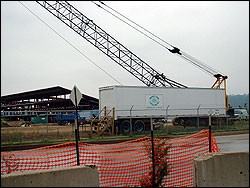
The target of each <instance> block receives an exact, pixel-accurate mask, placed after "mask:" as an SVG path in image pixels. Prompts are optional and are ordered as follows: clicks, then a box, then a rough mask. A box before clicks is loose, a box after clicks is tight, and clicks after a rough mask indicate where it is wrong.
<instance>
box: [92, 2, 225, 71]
mask: <svg viewBox="0 0 250 188" xmlns="http://www.w3.org/2000/svg"><path fill="white" fill-rule="evenodd" d="M91 2H92V3H94V4H95V5H96V6H98V7H99V8H102V9H103V10H104V11H106V12H108V13H109V14H111V15H113V16H114V17H116V18H118V19H119V20H121V21H122V22H124V23H126V24H127V25H129V26H130V27H132V28H134V29H135V30H137V31H138V32H140V33H142V34H143V35H145V36H146V37H148V38H149V39H151V40H153V41H154V42H156V43H157V44H159V45H161V46H162V47H164V48H166V49H168V50H169V51H170V52H172V53H173V54H175V55H177V56H179V57H181V58H182V59H185V60H186V61H188V62H189V63H191V64H193V65H195V66H196V67H198V68H199V69H200V70H202V71H203V72H205V73H207V74H209V75H212V76H215V75H216V74H218V73H221V72H219V71H218V70H216V69H214V68H212V67H210V66H208V65H206V64H205V63H202V62H201V61H200V60H198V59H196V58H194V57H193V56H191V55H189V54H188V53H186V52H184V51H182V50H180V49H179V48H177V47H175V46H173V45H171V44H170V43H168V42H166V41H165V40H163V39H161V38H160V37H158V36H156V35H155V34H153V33H152V32H150V31H148V30H147V29H145V28H143V27H142V26H140V25H139V24H137V23H135V22H134V21H132V20H131V19H129V18H127V17H126V16H124V15H122V14H121V13H119V12H118V11H116V10H114V9H113V8H111V7H110V6H108V5H106V4H105V3H103V2H102V1H99V3H101V4H102V5H104V6H106V7H107V8H109V9H111V10H112V11H114V12H115V13H117V14H119V15H120V16H122V17H124V18H125V19H127V20H128V21H130V22H132V23H133V24H135V25H136V26H137V27H140V28H141V29H143V30H144V31H146V32H147V33H149V34H151V35H153V36H154V37H156V38H157V39H159V40H160V41H162V42H164V43H165V44H167V45H168V46H171V48H173V49H170V48H168V47H167V46H165V45H163V44H162V43H160V42H158V41H157V40H155V39H153V38H152V37H150V36H148V35H147V34H145V33H144V32H142V31H140V30H139V29H137V28H136V27H134V26H132V25H131V24H129V23H128V22H126V21H124V20H123V19H121V18H120V17H118V16H116V15H115V14H113V13H111V12H110V11H108V10H107V9H105V8H104V7H103V6H101V5H100V4H97V3H96V2H93V1H91ZM221 74H223V73H221Z"/></svg>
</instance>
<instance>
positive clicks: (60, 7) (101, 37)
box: [36, 1, 187, 88]
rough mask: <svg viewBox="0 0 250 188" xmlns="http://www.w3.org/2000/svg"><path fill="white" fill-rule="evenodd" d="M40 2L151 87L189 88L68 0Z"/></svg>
mask: <svg viewBox="0 0 250 188" xmlns="http://www.w3.org/2000/svg"><path fill="white" fill-rule="evenodd" d="M36 2H37V3H38V4H40V5H41V6H42V7H44V8H45V9H46V10H48V11H49V12H50V13H52V14H53V15H54V16H56V17H57V18H58V19H59V20H61V21H62V22H63V23H65V24H66V25H67V26H69V27H70V28H71V29H73V30H74V31H75V32H76V33H77V34H79V35H80V36H81V37H83V38H84V39H86V40H87V41H88V42H90V43H91V44H92V45H94V46H95V47H96V48H98V49H99V50H100V51H101V52H103V53H104V54H106V55H107V56H108V57H109V58H111V59H112V60H113V61H115V62H116V63H117V64H119V65H120V66H121V67H123V68H124V69H126V70H127V71H128V72H129V73H131V74H132V75H133V76H135V77H136V78H137V79H139V80H140V81H141V82H143V83H144V84H145V85H147V86H148V87H177V88H187V86H185V85H183V84H180V83H178V82H175V81H173V80H171V79H168V78H167V77H166V76H165V75H164V74H163V73H159V72H158V71H156V70H155V69H153V68H152V67H151V66H150V65H148V64H147V63H146V62H144V61H143V60H142V59H140V58H139V57H138V56H136V55H135V54H134V53H132V52H131V51H130V50H129V49H127V48H126V47H125V46H124V45H122V44H121V43H120V42H118V41H117V40H116V39H114V38H113V37H112V36H110V35H109V34H108V33H107V32H105V31H104V30H103V29H102V28H100V27H99V26H97V25H96V24H95V23H94V22H93V20H90V19H89V18H87V17H86V16H85V15H83V14H82V13H81V12H79V11H78V10H77V9H76V8H74V7H73V6H72V5H70V4H69V3H68V2H67V1H36Z"/></svg>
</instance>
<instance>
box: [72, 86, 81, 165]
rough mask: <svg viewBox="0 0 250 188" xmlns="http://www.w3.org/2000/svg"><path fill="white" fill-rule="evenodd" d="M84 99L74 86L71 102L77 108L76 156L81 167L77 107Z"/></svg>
mask: <svg viewBox="0 0 250 188" xmlns="http://www.w3.org/2000/svg"><path fill="white" fill-rule="evenodd" d="M81 98H82V94H81V92H80V91H79V89H78V88H77V87H76V86H74V88H73V89H72V91H71V93H70V99H71V101H72V102H73V103H74V105H75V107H76V126H75V137H76V156H77V166H79V165H80V161H79V148H78V140H80V137H79V125H78V112H77V105H78V104H79V102H80V100H81Z"/></svg>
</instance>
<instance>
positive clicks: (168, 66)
mask: <svg viewBox="0 0 250 188" xmlns="http://www.w3.org/2000/svg"><path fill="white" fill-rule="evenodd" d="M22 3H23V4H24V5H25V6H27V7H28V8H29V9H30V10H31V11H33V12H34V13H35V14H36V15H37V16H39V18H40V19H42V20H43V21H45V22H46V23H47V24H48V25H50V26H51V27H52V28H53V29H54V30H55V31H57V32H58V33H59V34H60V35H62V36H63V37H64V38H65V39H67V40H68V41H69V42H70V43H72V44H73V45H74V46H75V47H76V48H77V49H79V50H80V51H81V52H82V53H83V54H84V55H86V56H87V57H88V58H89V59H91V61H93V62H94V63H96V64H97V65H98V66H100V67H101V68H102V69H104V70H105V71H106V72H108V73H109V74H110V75H112V77H113V78H115V79H116V80H117V81H119V83H121V84H122V85H136V86H143V85H144V84H143V83H142V82H141V81H139V80H137V78H135V77H134V76H132V75H131V74H130V73H128V72H127V71H126V70H125V69H123V68H122V67H120V66H119V65H118V64H116V63H115V62H113V61H112V60H111V59H110V58H108V57H107V56H106V55H104V54H103V53H102V52H100V51H99V50H98V49H97V48H95V47H94V46H92V45H91V44H90V43H89V42H87V41H86V40H85V39H83V38H81V37H80V36H79V35H78V34H76V33H75V32H74V31H73V30H71V29H70V28H69V27H68V26H66V25H65V24H63V23H62V22H61V21H59V20H58V19H57V18H55V17H54V16H53V15H52V14H51V13H49V12H48V11H47V10H45V9H44V8H43V7H41V6H40V5H39V4H38V3H36V2H34V1H24V2H22ZM105 3H106V4H107V5H109V6H110V7H112V8H113V9H115V10H117V11H118V12H120V13H121V14H123V15H125V16H127V17H128V18H130V19H131V20H133V21H134V22H136V23H138V24H140V25H141V26H143V27H144V28H146V29H147V30H150V31H151V32H152V33H154V34H155V35H157V36H159V37H160V38H162V39H164V40H166V41H167V42H169V43H170V44H172V45H174V46H177V47H179V48H180V49H181V50H183V51H185V52H187V53H188V54H190V55H192V56H194V57H195V58H197V59H199V60H201V61H202V62H204V63H206V64H207V65H209V66H211V67H213V68H215V69H217V70H219V71H220V72H222V73H224V74H225V75H227V76H228V79H227V93H228V94H245V93H249V1H105ZM70 4H72V5H73V6H74V7H75V8H77V9H78V10H79V11H80V12H82V13H83V14H84V15H85V16H87V17H88V18H90V19H92V20H93V21H94V22H95V23H96V24H97V25H98V26H100V27H101V28H102V29H104V30H105V31H106V32H107V33H109V34H110V35H111V36H113V37H114V38H115V39H117V40H118V41H119V42H121V43H122V44H123V45H124V46H126V47H127V48H128V49H130V50H131V51H132V52H133V53H135V54H136V55H137V56H138V57H140V58H141V59H142V60H144V61H145V62H146V63H148V64H149V65H150V66H152V67H153V68H154V69H156V70H158V71H159V72H163V73H164V74H165V75H166V76H167V77H168V78H170V79H172V80H174V81H176V82H179V83H181V84H184V85H186V86H188V87H202V88H209V87H211V86H212V84H213V83H214V81H215V78H214V77H212V76H210V75H208V74H206V73H204V72H203V71H201V70H200V69H198V68H196V67H195V66H193V65H191V64H189V63H188V62H186V61H184V60H183V59H181V58H179V57H178V56H176V55H174V54H172V53H170V52H169V51H167V50H166V49H164V48H163V47H162V46H160V45H158V44H156V43H155V42H153V41H152V40H150V39H148V38H146V37H145V36H144V35H142V34H141V33H139V32H137V31H135V30H134V29H132V28H131V27H129V26H128V25H126V24H124V23H123V22H121V21H119V20H118V19H116V18H115V17H113V16H111V15H110V14H108V13H107V12H105V11H104V10H102V9H100V8H98V7H97V6H96V5H95V4H93V3H92V2H91V1H77V2H76V1H70ZM91 61H89V60H88V59H87V58H85V57H84V56H83V55H81V54H80V53H79V52H78V51H76V50H75V49H74V48H72V46H70V45H69V44H68V43H66V42H65V41H64V40H62V39H61V38H60V37H59V36H58V35H57V34H55V33H54V32H53V31H52V30H51V29H49V28H48V27H47V26H45V24H43V23H42V22H41V21H40V20H39V19H37V18H36V17H35V16H34V15H32V14H31V13H30V12H29V11H28V10H27V9H25V8H24V7H23V6H22V4H21V3H19V2H18V1H1V96H3V95H8V94H14V93H19V92H25V91H32V90H36V89H43V88H49V87H54V86H61V87H65V88H67V89H72V88H73V86H74V85H76V86H77V87H78V88H79V90H80V91H81V92H82V93H83V94H86V95H90V96H93V97H98V95H99V92H98V89H99V87H103V86H108V85H119V83H118V82H117V81H116V80H114V79H112V78H111V77H109V76H108V75H107V74H106V73H105V72H103V71H102V70H101V69H99V68H98V67H96V66H95V65H94V64H93V63H92V62H91Z"/></svg>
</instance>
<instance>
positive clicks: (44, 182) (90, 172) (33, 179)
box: [1, 165, 99, 187]
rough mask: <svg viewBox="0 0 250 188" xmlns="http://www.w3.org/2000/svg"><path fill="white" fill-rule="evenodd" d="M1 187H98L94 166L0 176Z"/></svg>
mask: <svg viewBox="0 0 250 188" xmlns="http://www.w3.org/2000/svg"><path fill="white" fill-rule="evenodd" d="M1 187H99V173H98V170H97V168H96V167H95V166H93V165H92V166H90V167H87V166H76V167H66V168H55V169H50V170H40V171H33V172H26V173H13V174H6V175H1Z"/></svg>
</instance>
